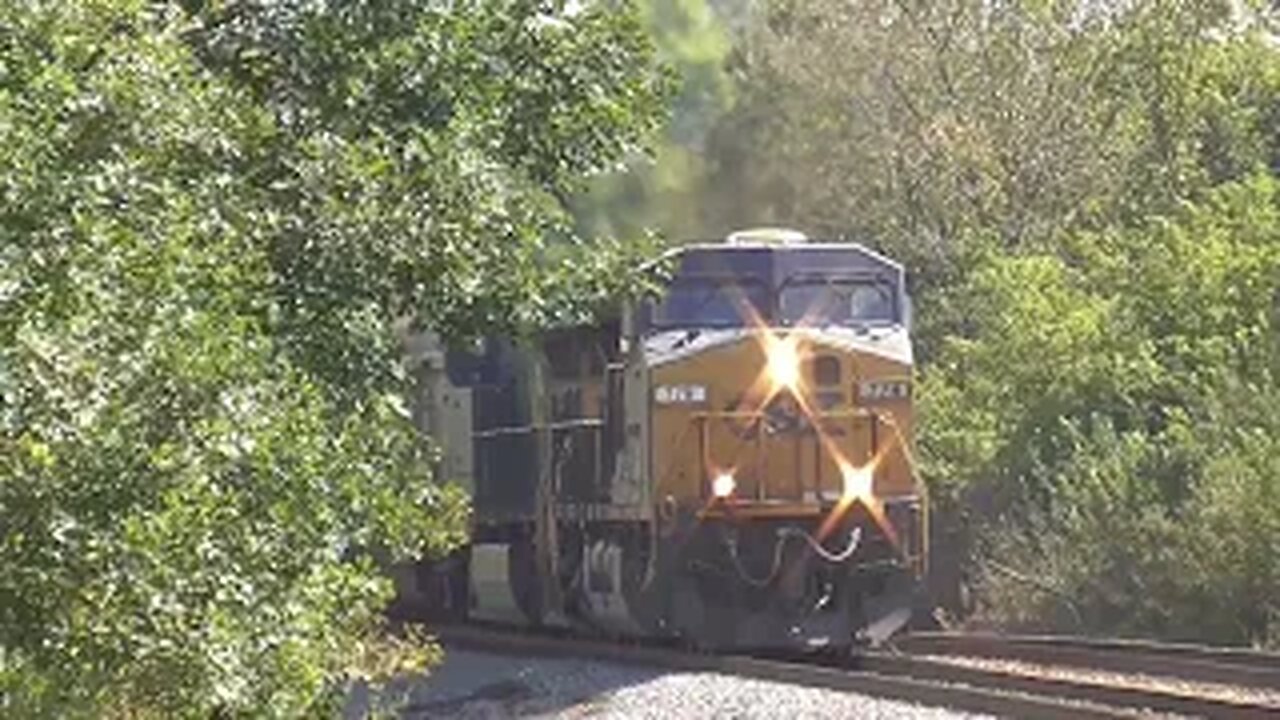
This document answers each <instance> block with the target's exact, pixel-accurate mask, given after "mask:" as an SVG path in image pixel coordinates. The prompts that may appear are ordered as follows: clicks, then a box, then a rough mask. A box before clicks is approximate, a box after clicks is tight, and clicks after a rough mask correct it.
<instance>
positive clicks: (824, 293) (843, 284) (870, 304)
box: [778, 278, 897, 325]
mask: <svg viewBox="0 0 1280 720" xmlns="http://www.w3.org/2000/svg"><path fill="white" fill-rule="evenodd" d="M778 300H779V303H778V307H779V310H780V312H781V316H782V317H781V320H782V321H783V322H785V323H787V324H791V325H800V324H803V325H829V324H836V325H857V324H863V323H891V322H894V321H895V320H896V319H897V312H896V303H895V302H894V286H893V285H892V284H890V283H887V282H884V281H880V280H873V279H866V280H849V279H830V278H813V279H808V278H806V279H800V280H790V281H788V282H787V283H786V284H785V285H784V286H783V287H782V293H781V294H780V296H779V298H778Z"/></svg>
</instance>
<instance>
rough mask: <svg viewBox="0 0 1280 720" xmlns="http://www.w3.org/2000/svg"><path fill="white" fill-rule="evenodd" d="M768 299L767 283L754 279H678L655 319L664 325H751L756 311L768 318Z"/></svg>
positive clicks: (658, 309)
mask: <svg viewBox="0 0 1280 720" xmlns="http://www.w3.org/2000/svg"><path fill="white" fill-rule="evenodd" d="M768 298H769V294H768V291H767V290H766V288H765V286H764V284H763V283H760V282H758V281H754V280H748V279H743V278H739V279H736V280H727V279H726V280H716V279H684V280H677V281H676V282H675V283H674V284H673V285H672V286H671V287H670V288H668V289H667V293H666V297H665V298H663V301H662V304H660V305H659V306H658V308H657V312H656V313H655V314H654V321H655V323H656V324H658V325H660V326H664V327H687V326H706V325H713V326H720V327H738V326H742V325H746V324H747V318H749V317H750V312H751V311H752V310H754V312H756V313H757V314H759V315H760V316H761V317H767V309H768V307H769V302H768Z"/></svg>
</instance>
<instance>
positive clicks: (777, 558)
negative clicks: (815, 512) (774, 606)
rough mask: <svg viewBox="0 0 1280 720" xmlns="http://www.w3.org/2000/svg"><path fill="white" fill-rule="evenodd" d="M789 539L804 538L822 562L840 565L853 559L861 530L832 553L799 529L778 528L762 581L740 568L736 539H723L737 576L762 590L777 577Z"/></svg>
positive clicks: (855, 529) (851, 532)
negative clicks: (766, 572)
mask: <svg viewBox="0 0 1280 720" xmlns="http://www.w3.org/2000/svg"><path fill="white" fill-rule="evenodd" d="M790 537H801V538H804V541H805V542H806V543H807V544H808V545H809V547H810V549H812V550H813V552H814V553H815V554H816V555H817V556H818V557H820V558H822V559H823V560H826V561H827V562H829V563H842V562H844V561H845V560H848V559H849V558H851V557H853V553H854V552H856V551H857V550H858V544H859V543H860V542H861V541H862V528H854V529H853V530H852V531H850V532H849V545H848V546H847V547H845V549H844V550H841V551H840V552H838V553H833V552H831V551H829V550H827V549H826V548H824V547H822V543H820V542H818V541H817V540H814V539H813V536H812V535H810V534H809V533H807V532H805V531H803V530H800V529H799V528H793V527H783V528H778V537H777V540H776V541H774V544H773V565H772V567H770V569H769V572H768V574H767V575H765V577H764V578H763V579H761V578H756V577H752V575H751V573H750V572H748V571H747V569H746V568H745V567H743V566H742V559H741V558H739V557H738V540H737V538H736V537H734V536H733V535H730V536H729V537H727V538H725V544H726V545H728V546H729V557H730V559H732V560H733V567H734V569H735V570H737V571H738V576H739V577H740V578H742V580H743V581H744V582H746V583H747V584H748V585H750V586H752V587H758V588H762V587H766V586H767V585H769V583H771V582H773V579H774V578H776V577H777V576H778V571H779V570H781V569H782V551H783V549H784V548H785V547H786V544H787V538H790Z"/></svg>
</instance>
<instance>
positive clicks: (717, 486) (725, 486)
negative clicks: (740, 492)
mask: <svg viewBox="0 0 1280 720" xmlns="http://www.w3.org/2000/svg"><path fill="white" fill-rule="evenodd" d="M737 485H738V483H737V482H736V481H734V479H733V474H732V473H727V472H722V473H720V474H718V475H716V477H715V479H714V480H712V481H711V492H712V493H713V494H714V495H715V496H716V497H718V498H727V497H729V496H730V495H732V494H733V490H734V488H736V487H737Z"/></svg>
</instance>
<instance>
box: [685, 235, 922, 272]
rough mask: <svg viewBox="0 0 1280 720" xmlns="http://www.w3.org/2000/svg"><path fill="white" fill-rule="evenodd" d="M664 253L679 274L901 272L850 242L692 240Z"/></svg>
mask: <svg viewBox="0 0 1280 720" xmlns="http://www.w3.org/2000/svg"><path fill="white" fill-rule="evenodd" d="M663 257H664V258H665V259H674V260H677V261H678V265H677V273H678V274H681V275H737V276H744V275H745V276H755V277H758V278H760V279H761V280H764V281H766V282H768V281H771V280H773V279H775V278H779V277H785V276H789V275H793V274H797V273H806V272H812V273H815V274H823V275H833V276H838V275H854V274H859V275H860V274H879V273H889V274H892V275H895V276H898V277H901V275H902V273H903V268H902V265H901V264H900V263H898V262H896V261H894V260H891V259H889V258H888V257H885V256H884V255H882V254H880V253H878V252H876V251H874V250H872V249H870V248H868V247H867V246H865V245H863V244H861V243H853V242H844V243H842V242H805V243H785V244H775V243H763V242H762V243H743V242H736V243H692V244H689V245H683V246H681V247H677V248H672V249H671V250H669V251H667V252H666V253H664V255H663Z"/></svg>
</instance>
